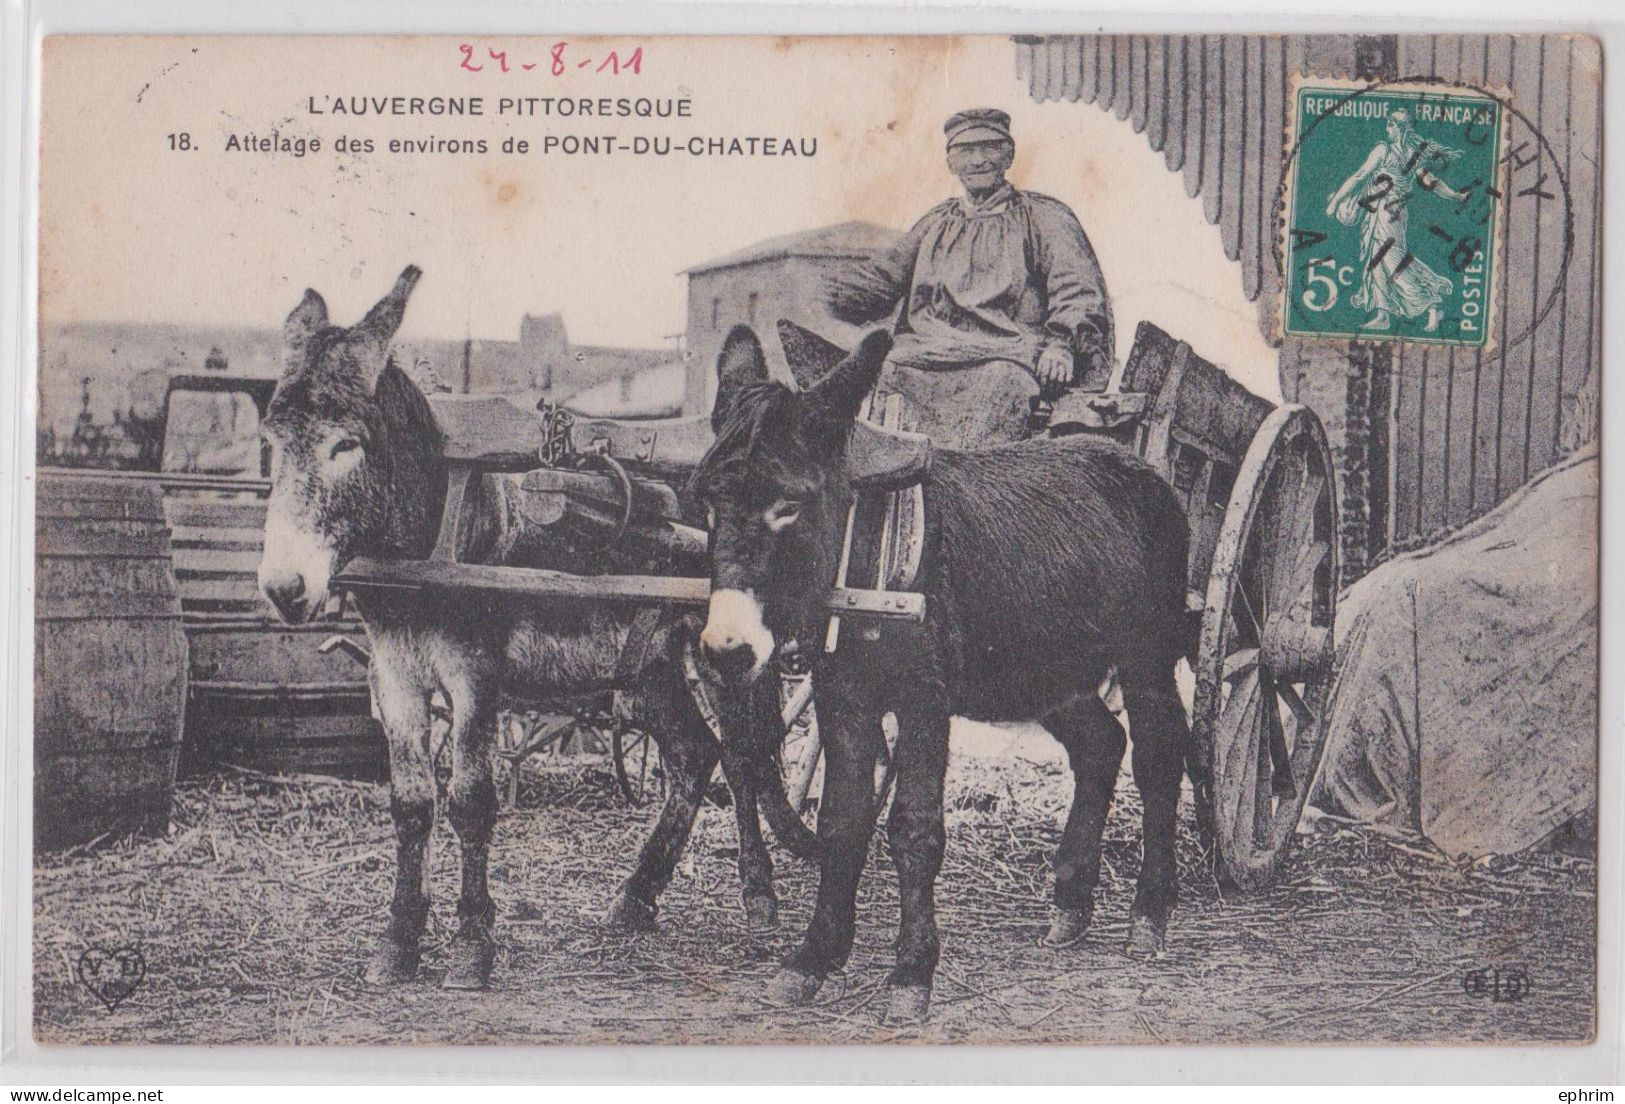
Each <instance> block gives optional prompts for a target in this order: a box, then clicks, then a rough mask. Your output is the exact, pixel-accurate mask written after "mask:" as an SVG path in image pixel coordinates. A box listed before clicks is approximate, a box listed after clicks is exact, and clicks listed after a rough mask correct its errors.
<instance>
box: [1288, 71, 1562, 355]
mask: <svg viewBox="0 0 1625 1104" xmlns="http://www.w3.org/2000/svg"><path fill="white" fill-rule="evenodd" d="M1289 108H1290V116H1289V117H1290V128H1291V129H1290V131H1289V135H1288V138H1289V142H1288V148H1287V153H1286V156H1285V158H1284V159H1283V165H1282V173H1281V180H1280V182H1279V184H1278V185H1277V188H1276V193H1275V202H1274V205H1273V215H1274V220H1275V225H1276V226H1277V228H1278V230H1277V234H1276V236H1275V242H1274V248H1273V250H1272V253H1273V256H1274V261H1275V265H1276V270H1277V273H1278V275H1279V277H1280V280H1281V288H1282V292H1281V299H1280V300H1279V301H1278V302H1277V304H1276V311H1277V316H1276V322H1277V324H1276V336H1277V337H1289V336H1291V337H1327V338H1340V339H1349V338H1355V339H1362V340H1398V341H1409V342H1417V343H1421V344H1438V345H1446V346H1458V347H1466V348H1470V349H1475V350H1477V351H1478V352H1479V353H1480V354H1482V355H1485V356H1490V355H1495V356H1504V355H1506V353H1507V352H1508V351H1509V350H1511V349H1513V348H1515V347H1516V346H1518V345H1519V344H1521V343H1522V342H1523V341H1525V340H1527V339H1528V338H1529V337H1530V336H1531V335H1532V334H1533V333H1534V332H1535V330H1536V329H1537V328H1538V327H1539V326H1540V325H1541V323H1542V321H1544V320H1545V319H1546V317H1547V316H1548V315H1549V314H1550V313H1551V312H1552V310H1553V309H1554V308H1555V307H1556V306H1557V304H1558V302H1559V301H1560V298H1561V294H1562V289H1563V284H1564V281H1565V279H1566V276H1567V272H1568V267H1569V264H1570V260H1571V257H1572V253H1573V226H1574V211H1573V204H1572V200H1571V197H1570V194H1569V185H1568V175H1567V172H1566V171H1565V168H1564V165H1563V164H1562V162H1561V160H1560V159H1559V158H1558V156H1557V154H1556V151H1555V150H1554V149H1553V147H1552V144H1551V142H1550V141H1549V140H1548V139H1547V138H1546V136H1545V135H1544V134H1543V133H1541V131H1540V129H1539V128H1538V127H1537V126H1536V125H1535V123H1534V122H1533V121H1532V120H1531V119H1530V118H1529V116H1528V115H1527V114H1526V113H1525V112H1524V111H1522V110H1521V109H1519V108H1518V106H1517V105H1516V104H1515V103H1514V102H1513V99H1512V95H1511V93H1510V92H1506V91H1502V90H1490V89H1485V88H1479V87H1475V86H1473V85H1470V84H1466V83H1463V82H1459V81H1452V80H1447V79H1445V78H1440V77H1406V78H1402V79H1394V80H1372V81H1360V82H1353V81H1339V80H1335V79H1331V78H1312V77H1299V78H1297V80H1296V81H1295V84H1294V87H1293V89H1292V94H1291V95H1290V96H1289ZM1554 206H1555V209H1556V210H1557V211H1559V212H1560V214H1561V220H1560V230H1559V231H1558V232H1557V233H1555V234H1550V233H1549V234H1548V236H1547V237H1546V238H1545V239H1544V240H1542V238H1541V226H1542V216H1543V215H1544V216H1545V219H1544V221H1545V225H1547V226H1551V224H1552V223H1553V222H1554V221H1555V219H1554V215H1553V214H1552V213H1551V212H1552V211H1553V209H1554ZM1514 227H1516V228H1517V233H1516V235H1514V230H1513V228H1514ZM1514 236H1516V239H1517V256H1516V257H1515V258H1514V257H1513V256H1512V255H1510V253H1509V250H1508V243H1509V242H1510V241H1512V240H1513V239H1514ZM1553 252H1555V253H1557V254H1558V256H1557V258H1556V263H1555V264H1554V263H1552V261H1551V257H1550V254H1551V253H1553ZM1513 293H1516V294H1515V297H1514V295H1513ZM1514 302H1515V303H1516V304H1517V309H1516V310H1513V309H1511V304H1512V303H1514Z"/></svg>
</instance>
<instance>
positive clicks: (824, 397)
mask: <svg viewBox="0 0 1625 1104" xmlns="http://www.w3.org/2000/svg"><path fill="white" fill-rule="evenodd" d="M890 352H891V334H889V333H887V332H886V331H885V330H875V331H874V332H873V333H870V334H869V335H868V336H866V337H865V338H864V339H863V340H862V341H861V342H859V343H858V347H857V348H856V349H853V350H852V352H851V353H850V354H849V355H848V356H847V358H846V359H845V360H843V361H841V363H839V364H837V365H836V366H835V369H834V371H832V372H830V374H829V375H827V376H825V377H824V378H823V379H821V380H819V381H818V383H817V384H816V385H814V386H813V388H812V389H811V390H809V391H808V392H807V393H806V403H807V413H808V417H809V418H810V419H813V420H816V421H823V422H832V423H836V424H837V425H845V424H847V423H849V422H851V421H852V420H853V419H855V418H856V417H857V416H858V408H859V407H861V406H862V405H863V400H864V398H865V397H866V396H867V395H868V394H869V392H871V391H873V390H874V387H875V381H876V380H878V379H879V378H880V368H881V365H883V364H885V363H886V355H887V354H888V353H890Z"/></svg>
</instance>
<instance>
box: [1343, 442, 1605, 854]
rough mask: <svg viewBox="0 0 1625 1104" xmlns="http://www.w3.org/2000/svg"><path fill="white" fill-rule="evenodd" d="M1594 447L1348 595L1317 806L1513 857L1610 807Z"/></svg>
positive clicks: (1460, 847)
mask: <svg viewBox="0 0 1625 1104" xmlns="http://www.w3.org/2000/svg"><path fill="white" fill-rule="evenodd" d="M1597 467H1598V465H1597V453H1596V449H1595V447H1594V446H1593V447H1592V448H1590V449H1587V450H1586V451H1584V452H1582V453H1579V454H1577V455H1576V456H1574V457H1572V458H1570V459H1569V460H1567V461H1565V462H1563V463H1561V464H1559V465H1558V466H1556V467H1554V468H1551V469H1548V470H1547V471H1546V472H1544V473H1542V474H1541V475H1539V476H1537V477H1536V478H1535V479H1534V480H1533V481H1531V482H1530V483H1529V485H1528V486H1526V487H1524V488H1523V489H1521V490H1520V491H1518V492H1517V493H1515V494H1514V495H1513V496H1512V497H1511V498H1509V499H1508V500H1507V501H1506V502H1504V503H1502V504H1501V505H1500V506H1499V507H1497V508H1496V509H1495V510H1494V511H1493V512H1491V513H1489V514H1486V515H1485V516H1484V517H1482V518H1480V519H1478V520H1477V521H1476V522H1474V523H1473V524H1472V525H1470V526H1469V527H1468V528H1466V529H1464V530H1462V531H1461V532H1459V533H1458V534H1456V535H1455V536H1454V537H1452V538H1450V539H1449V540H1447V541H1445V542H1444V543H1442V544H1439V545H1435V546H1434V547H1432V548H1430V549H1428V550H1426V551H1424V552H1419V553H1414V554H1412V555H1408V556H1402V557H1400V558H1398V559H1395V560H1392V561H1390V562H1388V563H1386V564H1383V565H1382V566H1381V567H1379V568H1377V569H1376V570H1375V571H1373V572H1371V574H1369V575H1367V576H1366V577H1365V578H1363V579H1361V580H1360V581H1359V582H1358V583H1356V584H1355V585H1354V586H1353V587H1351V588H1350V590H1349V592H1348V594H1347V595H1346V596H1345V598H1344V600H1343V602H1342V603H1341V604H1340V605H1339V607H1338V614H1337V617H1338V643H1337V651H1338V669H1339V673H1338V678H1337V684H1336V686H1335V688H1334V690H1333V698H1332V709H1331V716H1330V718H1329V720H1328V731H1327V735H1326V739H1327V748H1326V754H1325V759H1324V762H1323V764H1322V769H1321V776H1320V781H1319V783H1318V787H1317V794H1316V803H1317V804H1319V805H1321V806H1322V807H1326V808H1333V809H1338V808H1340V809H1341V810H1342V811H1344V812H1346V813H1348V814H1350V815H1352V816H1355V817H1357V818H1359V819H1362V820H1370V821H1374V822H1377V823H1384V824H1388V825H1391V826H1393V827H1398V828H1410V829H1419V830H1420V831H1421V832H1422V833H1423V834H1424V835H1425V836H1426V837H1427V838H1428V839H1430V840H1431V841H1432V842H1433V843H1434V844H1435V845H1436V846H1438V847H1439V848H1440V849H1442V850H1443V851H1445V852H1446V853H1447V854H1450V855H1464V854H1465V855H1471V856H1479V855H1486V854H1509V853H1513V852H1517V851H1521V850H1523V849H1525V848H1527V847H1529V846H1531V845H1533V844H1536V843H1539V842H1540V841H1541V840H1542V839H1543V838H1544V837H1545V836H1547V835H1548V834H1550V833H1551V832H1552V831H1553V830H1554V829H1556V828H1559V827H1561V826H1562V825H1564V824H1566V823H1567V822H1568V821H1569V820H1570V819H1572V818H1573V817H1574V816H1576V815H1577V814H1579V813H1581V812H1583V811H1585V810H1587V809H1589V808H1591V807H1593V806H1594V805H1595V804H1596V800H1597V797H1596V778H1597V766H1596V757H1597V625H1598V620H1597V505H1598V498H1597V494H1598V488H1597Z"/></svg>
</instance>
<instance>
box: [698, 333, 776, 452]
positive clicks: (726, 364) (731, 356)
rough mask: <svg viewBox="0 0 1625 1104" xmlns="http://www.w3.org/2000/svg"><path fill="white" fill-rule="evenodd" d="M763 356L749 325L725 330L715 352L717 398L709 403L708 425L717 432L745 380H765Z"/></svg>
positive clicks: (766, 375) (765, 370)
mask: <svg viewBox="0 0 1625 1104" xmlns="http://www.w3.org/2000/svg"><path fill="white" fill-rule="evenodd" d="M767 378H768V374H767V357H766V356H765V355H764V354H763V353H762V343H761V341H759V340H758V339H757V337H756V333H755V331H753V330H752V329H751V328H750V327H749V326H745V325H738V326H735V327H734V328H733V329H731V330H729V331H728V336H727V337H726V338H725V339H724V340H723V342H722V352H721V353H720V354H718V356H717V398H716V402H714V403H712V404H711V429H712V432H717V431H719V430H721V429H722V423H723V422H725V421H726V420H727V418H728V411H729V409H730V408H731V407H732V406H733V402H734V399H735V398H736V397H737V396H738V394H739V392H740V390H741V389H742V388H743V387H745V386H746V385H748V384H752V383H762V382H764V381H765V380H767Z"/></svg>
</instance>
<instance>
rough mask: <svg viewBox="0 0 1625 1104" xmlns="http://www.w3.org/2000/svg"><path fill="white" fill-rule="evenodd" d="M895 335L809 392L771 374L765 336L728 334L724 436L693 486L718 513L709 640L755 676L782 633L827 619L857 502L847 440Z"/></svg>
mask: <svg viewBox="0 0 1625 1104" xmlns="http://www.w3.org/2000/svg"><path fill="white" fill-rule="evenodd" d="M890 350H891V337H890V336H889V335H887V334H885V333H884V332H876V333H872V334H870V335H869V336H868V337H866V338H864V340H863V342H862V343H861V344H860V345H859V346H858V348H857V349H856V350H855V351H853V352H852V353H851V354H850V355H849V356H847V357H846V358H845V359H844V360H843V361H842V362H841V363H840V364H838V365H837V366H836V367H835V368H834V369H833V370H832V371H831V372H830V373H829V374H828V375H826V376H824V377H823V378H822V379H821V380H819V381H818V382H816V383H814V384H813V385H812V386H810V387H809V388H808V389H807V390H805V391H803V392H799V393H798V392H796V391H793V390H791V389H790V388H789V387H786V386H785V385H784V384H782V383H776V382H772V381H770V380H769V379H768V372H767V363H766V360H765V358H764V357H763V355H762V347H761V345H760V344H759V343H758V342H757V340H756V338H755V335H754V334H752V333H751V332H750V331H749V330H748V329H746V328H744V327H739V328H737V329H735V330H734V331H733V333H731V334H729V335H728V340H727V341H726V343H725V344H724V346H723V351H722V356H721V358H720V360H719V363H718V365H717V376H718V383H717V398H716V405H715V407H714V408H713V409H712V413H711V425H712V428H713V429H715V430H716V434H717V437H716V441H715V442H714V443H713V444H712V446H711V449H710V451H709V452H707V453H706V455H705V458H704V459H703V460H701V461H700V466H699V468H698V469H697V470H696V471H695V474H694V479H693V484H692V486H693V490H694V491H695V493H696V495H697V496H698V497H699V499H700V500H701V501H702V502H704V503H705V504H706V506H707V507H708V509H709V510H710V516H711V606H710V611H709V614H708V616H707V619H706V623H705V629H704V631H703V632H702V633H701V635H700V644H701V646H702V647H703V648H704V649H705V651H706V653H707V654H708V656H709V657H710V659H711V661H712V662H713V663H714V664H715V665H716V666H717V667H718V669H719V670H720V671H721V672H722V673H723V674H724V675H725V676H727V677H729V678H733V679H743V680H746V681H749V680H754V679H755V678H756V677H757V676H758V675H760V674H761V673H762V670H763V669H764V668H765V667H766V666H767V662H768V660H769V659H771V658H772V656H773V651H774V649H775V648H776V647H777V642H778V641H779V640H782V639H785V638H786V637H789V636H805V635H807V634H809V633H810V632H811V631H812V630H813V629H814V627H815V625H816V618H817V616H818V612H819V610H820V609H821V608H822V597H823V593H824V590H825V589H826V588H827V587H828V586H829V584H830V583H831V581H832V580H833V579H834V572H835V559H836V556H837V554H838V551H839V544H840V539H841V522H842V520H843V519H844V518H845V516H846V515H845V507H846V506H847V504H848V503H849V502H850V501H851V486H850V483H849V482H848V480H847V478H846V472H845V466H846V441H847V436H848V434H849V433H850V431H851V429H852V420H853V419H854V418H855V417H857V413H858V409H859V407H860V406H861V405H862V403H863V399H864V397H865V396H866V395H868V393H869V392H870V390H871V389H872V388H873V387H874V384H875V380H876V378H877V377H878V376H879V373H880V367H881V364H882V363H883V362H884V361H885V359H886V354H887V353H888V352H889V351H890Z"/></svg>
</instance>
